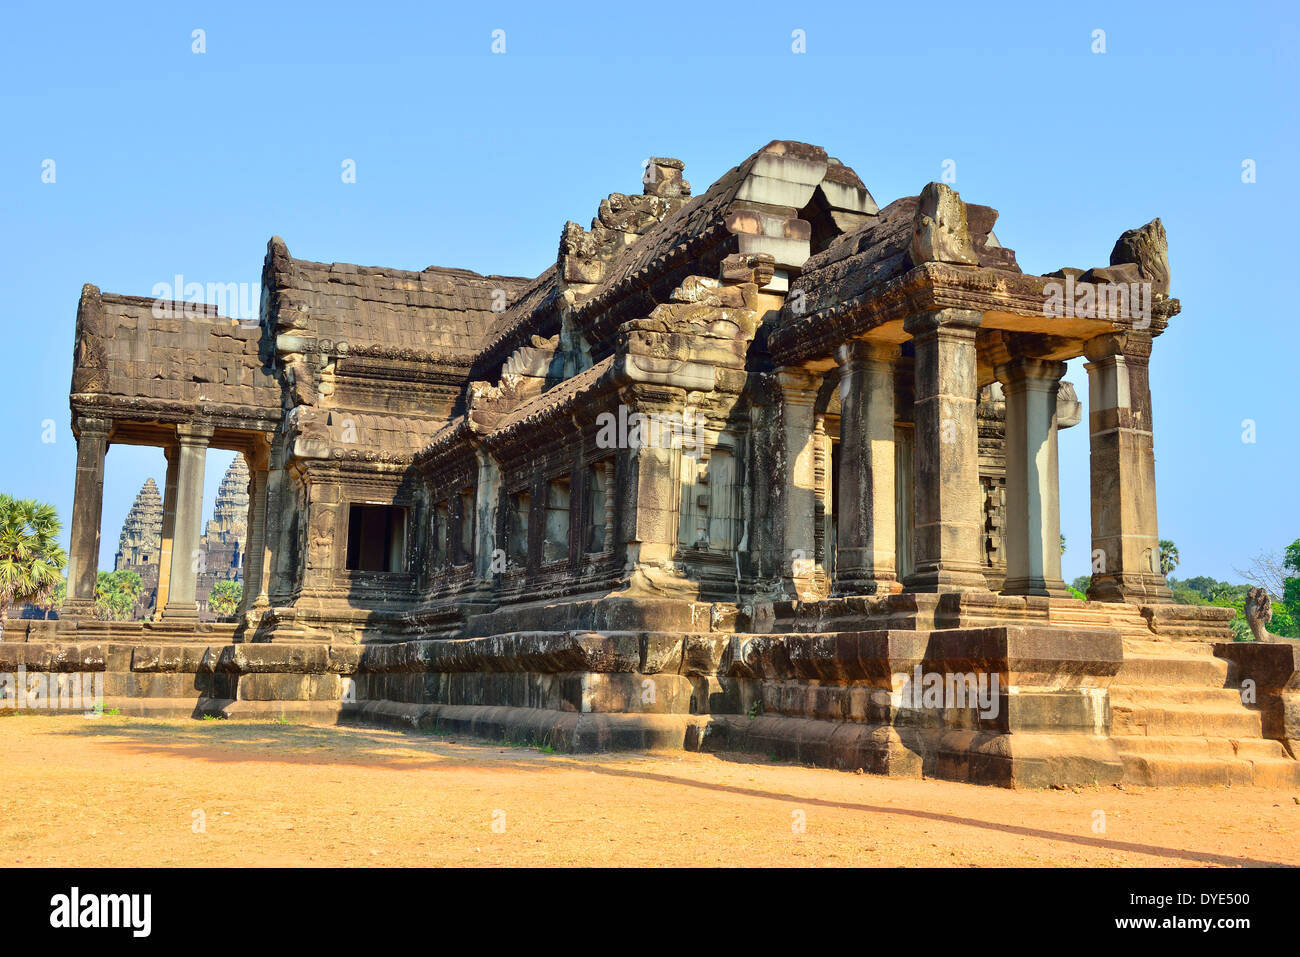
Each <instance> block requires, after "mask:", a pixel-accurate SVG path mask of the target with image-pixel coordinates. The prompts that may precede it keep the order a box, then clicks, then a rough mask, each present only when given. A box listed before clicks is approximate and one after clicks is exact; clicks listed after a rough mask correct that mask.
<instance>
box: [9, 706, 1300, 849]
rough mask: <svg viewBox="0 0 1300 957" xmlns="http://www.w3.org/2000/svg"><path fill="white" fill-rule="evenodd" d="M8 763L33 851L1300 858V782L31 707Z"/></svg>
mask: <svg viewBox="0 0 1300 957" xmlns="http://www.w3.org/2000/svg"><path fill="white" fill-rule="evenodd" d="M0 774H2V775H3V788H0V848H3V851H4V860H5V862H6V863H8V864H17V865H26V866H39V865H50V866H132V865H177V866H184V867H199V866H203V867H214V866H229V865H241V864H247V865H328V866H335V865H386V866H387V865H397V866H401V865H441V864H453V865H466V864H468V865H526V866H546V865H616V866H617V865H674V866H683V865H685V866H691V865H724V866H738V865H739V866H749V865H796V866H815V865H832V866H838V865H923V866H929V865H952V866H959V867H984V866H991V865H1029V866H1034V865H1057V864H1063V865H1104V866H1123V865H1157V866H1159V865H1166V866H1187V865H1208V866H1241V865H1259V864H1297V863H1300V841H1298V840H1297V836H1300V800H1298V797H1300V796H1297V795H1295V794H1293V793H1292V792H1290V791H1264V790H1258V789H1254V788H1236V789H1231V790H1229V789H1226V788H1215V789H1195V790H1192V789H1159V790H1156V789H1144V788H1131V787H1124V788H1123V789H1120V788H1116V787H1101V788H1097V787H1089V788H1080V789H1078V790H1064V791H1009V790H1004V789H1001V788H986V787H975V786H971V785H964V784H954V783H950V782H945V781H912V780H892V779H889V778H882V777H877V776H874V775H866V774H864V775H855V774H846V773H843V772H838V771H827V770H820V769H812V768H804V767H798V766H793V765H789V764H774V763H770V762H767V761H763V760H761V759H760V760H755V759H752V758H743V757H739V756H736V757H727V758H722V757H717V756H713V755H700V754H691V753H686V752H680V753H679V752H672V753H660V754H654V755H583V756H569V755H562V754H543V753H541V752H538V751H535V750H531V749H527V748H512V747H506V746H503V745H491V744H483V743H477V742H472V741H468V740H464V739H456V738H454V737H438V736H434V735H424V734H418V733H409V734H403V733H401V732H395V731H376V730H362V729H352V728H323V727H310V726H305V725H293V724H289V725H282V724H275V723H267V724H244V723H228V722H216V721H203V722H201V721H152V720H142V719H133V718H121V717H111V716H106V717H103V718H99V719H87V718H83V717H78V716H68V717H63V716H48V715H30V714H26V715H25V714H17V715H11V716H5V717H0ZM1095 811H1104V812H1105V833H1101V834H1098V833H1094V831H1093V825H1094V821H1095V820H1098V818H1097V817H1096V816H1095V814H1094V812H1095ZM196 812H202V814H201V815H199V814H196ZM494 815H495V821H496V822H497V827H498V829H500V828H501V827H502V825H503V826H504V830H497V831H494V830H493V823H494ZM196 822H198V823H203V824H204V829H203V830H202V831H201V832H199V833H196V832H195V825H196ZM801 822H802V824H803V830H802V831H800V830H799V828H798V825H799V824H800V823H801Z"/></svg>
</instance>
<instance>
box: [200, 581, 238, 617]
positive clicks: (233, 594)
mask: <svg viewBox="0 0 1300 957" xmlns="http://www.w3.org/2000/svg"><path fill="white" fill-rule="evenodd" d="M243 597H244V586H243V585H241V584H240V583H239V582H236V581H225V580H222V581H219V582H217V583H216V584H215V585H213V586H212V591H211V592H209V593H208V610H209V611H210V612H212V613H213V614H214V615H217V616H218V617H221V618H225V617H227V616H229V615H233V614H234V613H235V611H236V609H238V608H239V603H240V601H241V600H243Z"/></svg>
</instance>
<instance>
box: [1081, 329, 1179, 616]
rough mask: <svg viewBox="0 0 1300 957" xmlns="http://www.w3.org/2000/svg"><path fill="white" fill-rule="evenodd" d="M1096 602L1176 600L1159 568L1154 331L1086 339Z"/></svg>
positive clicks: (1092, 591)
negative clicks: (1151, 369)
mask: <svg viewBox="0 0 1300 957" xmlns="http://www.w3.org/2000/svg"><path fill="white" fill-rule="evenodd" d="M1084 353H1085V354H1086V355H1087V357H1088V359H1089V360H1091V361H1089V362H1088V363H1086V364H1085V365H1084V368H1085V369H1087V370H1088V427H1089V438H1090V445H1091V478H1092V481H1091V486H1092V584H1091V585H1090V586H1089V587H1088V597H1089V598H1090V599H1092V600H1094V601H1127V602H1133V603H1135V604H1136V603H1141V602H1151V601H1171V600H1172V597H1173V596H1172V594H1171V593H1170V591H1169V585H1168V583H1167V582H1166V581H1165V576H1164V575H1163V574H1162V573H1161V571H1160V533H1159V531H1158V530H1157V526H1156V460H1155V448H1154V445H1153V433H1152V426H1151V386H1150V382H1149V380H1148V378H1147V363H1148V361H1149V359H1150V357H1151V336H1150V335H1149V334H1145V333H1139V332H1126V333H1107V334H1106V335H1102V336H1098V337H1096V338H1094V339H1090V340H1088V342H1087V343H1085V344H1084Z"/></svg>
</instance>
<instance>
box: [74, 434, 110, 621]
mask: <svg viewBox="0 0 1300 957" xmlns="http://www.w3.org/2000/svg"><path fill="white" fill-rule="evenodd" d="M76 426H77V476H76V485H75V487H74V491H73V499H72V527H71V541H70V543H69V544H70V547H69V549H68V595H67V599H66V600H65V601H64V603H63V612H62V614H63V616H64V617H66V618H93V617H94V616H95V581H96V579H97V578H98V577H99V526H100V522H101V521H102V519H103V506H104V456H105V455H106V454H107V453H108V433H109V432H110V430H111V429H112V427H113V423H112V422H111V421H110V420H108V419H92V418H87V417H84V416H83V417H78V418H77V421H76Z"/></svg>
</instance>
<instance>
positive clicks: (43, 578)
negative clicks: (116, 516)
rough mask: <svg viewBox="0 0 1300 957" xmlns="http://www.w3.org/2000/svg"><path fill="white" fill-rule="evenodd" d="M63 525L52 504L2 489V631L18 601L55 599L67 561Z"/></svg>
mask: <svg viewBox="0 0 1300 957" xmlns="http://www.w3.org/2000/svg"><path fill="white" fill-rule="evenodd" d="M62 527H63V526H62V525H61V524H60V522H59V516H58V513H57V512H56V511H55V510H54V506H53V505H47V504H45V503H44V502H38V501H36V499H34V498H23V499H16V498H14V497H13V496H11V495H6V494H4V493H3V492H0V632H3V627H4V617H5V615H7V614H8V613H9V609H10V608H12V607H13V606H14V605H15V604H21V603H22V602H33V603H34V604H38V605H43V604H46V603H48V602H49V601H50V600H51V599H52V598H53V596H54V591H55V588H56V587H57V586H58V583H59V582H60V581H62V580H63V569H64V568H65V567H66V566H67V564H68V553H67V552H65V551H64V550H63V549H62V548H60V547H59V543H58V535H59V531H60V529H61V528H62Z"/></svg>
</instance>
